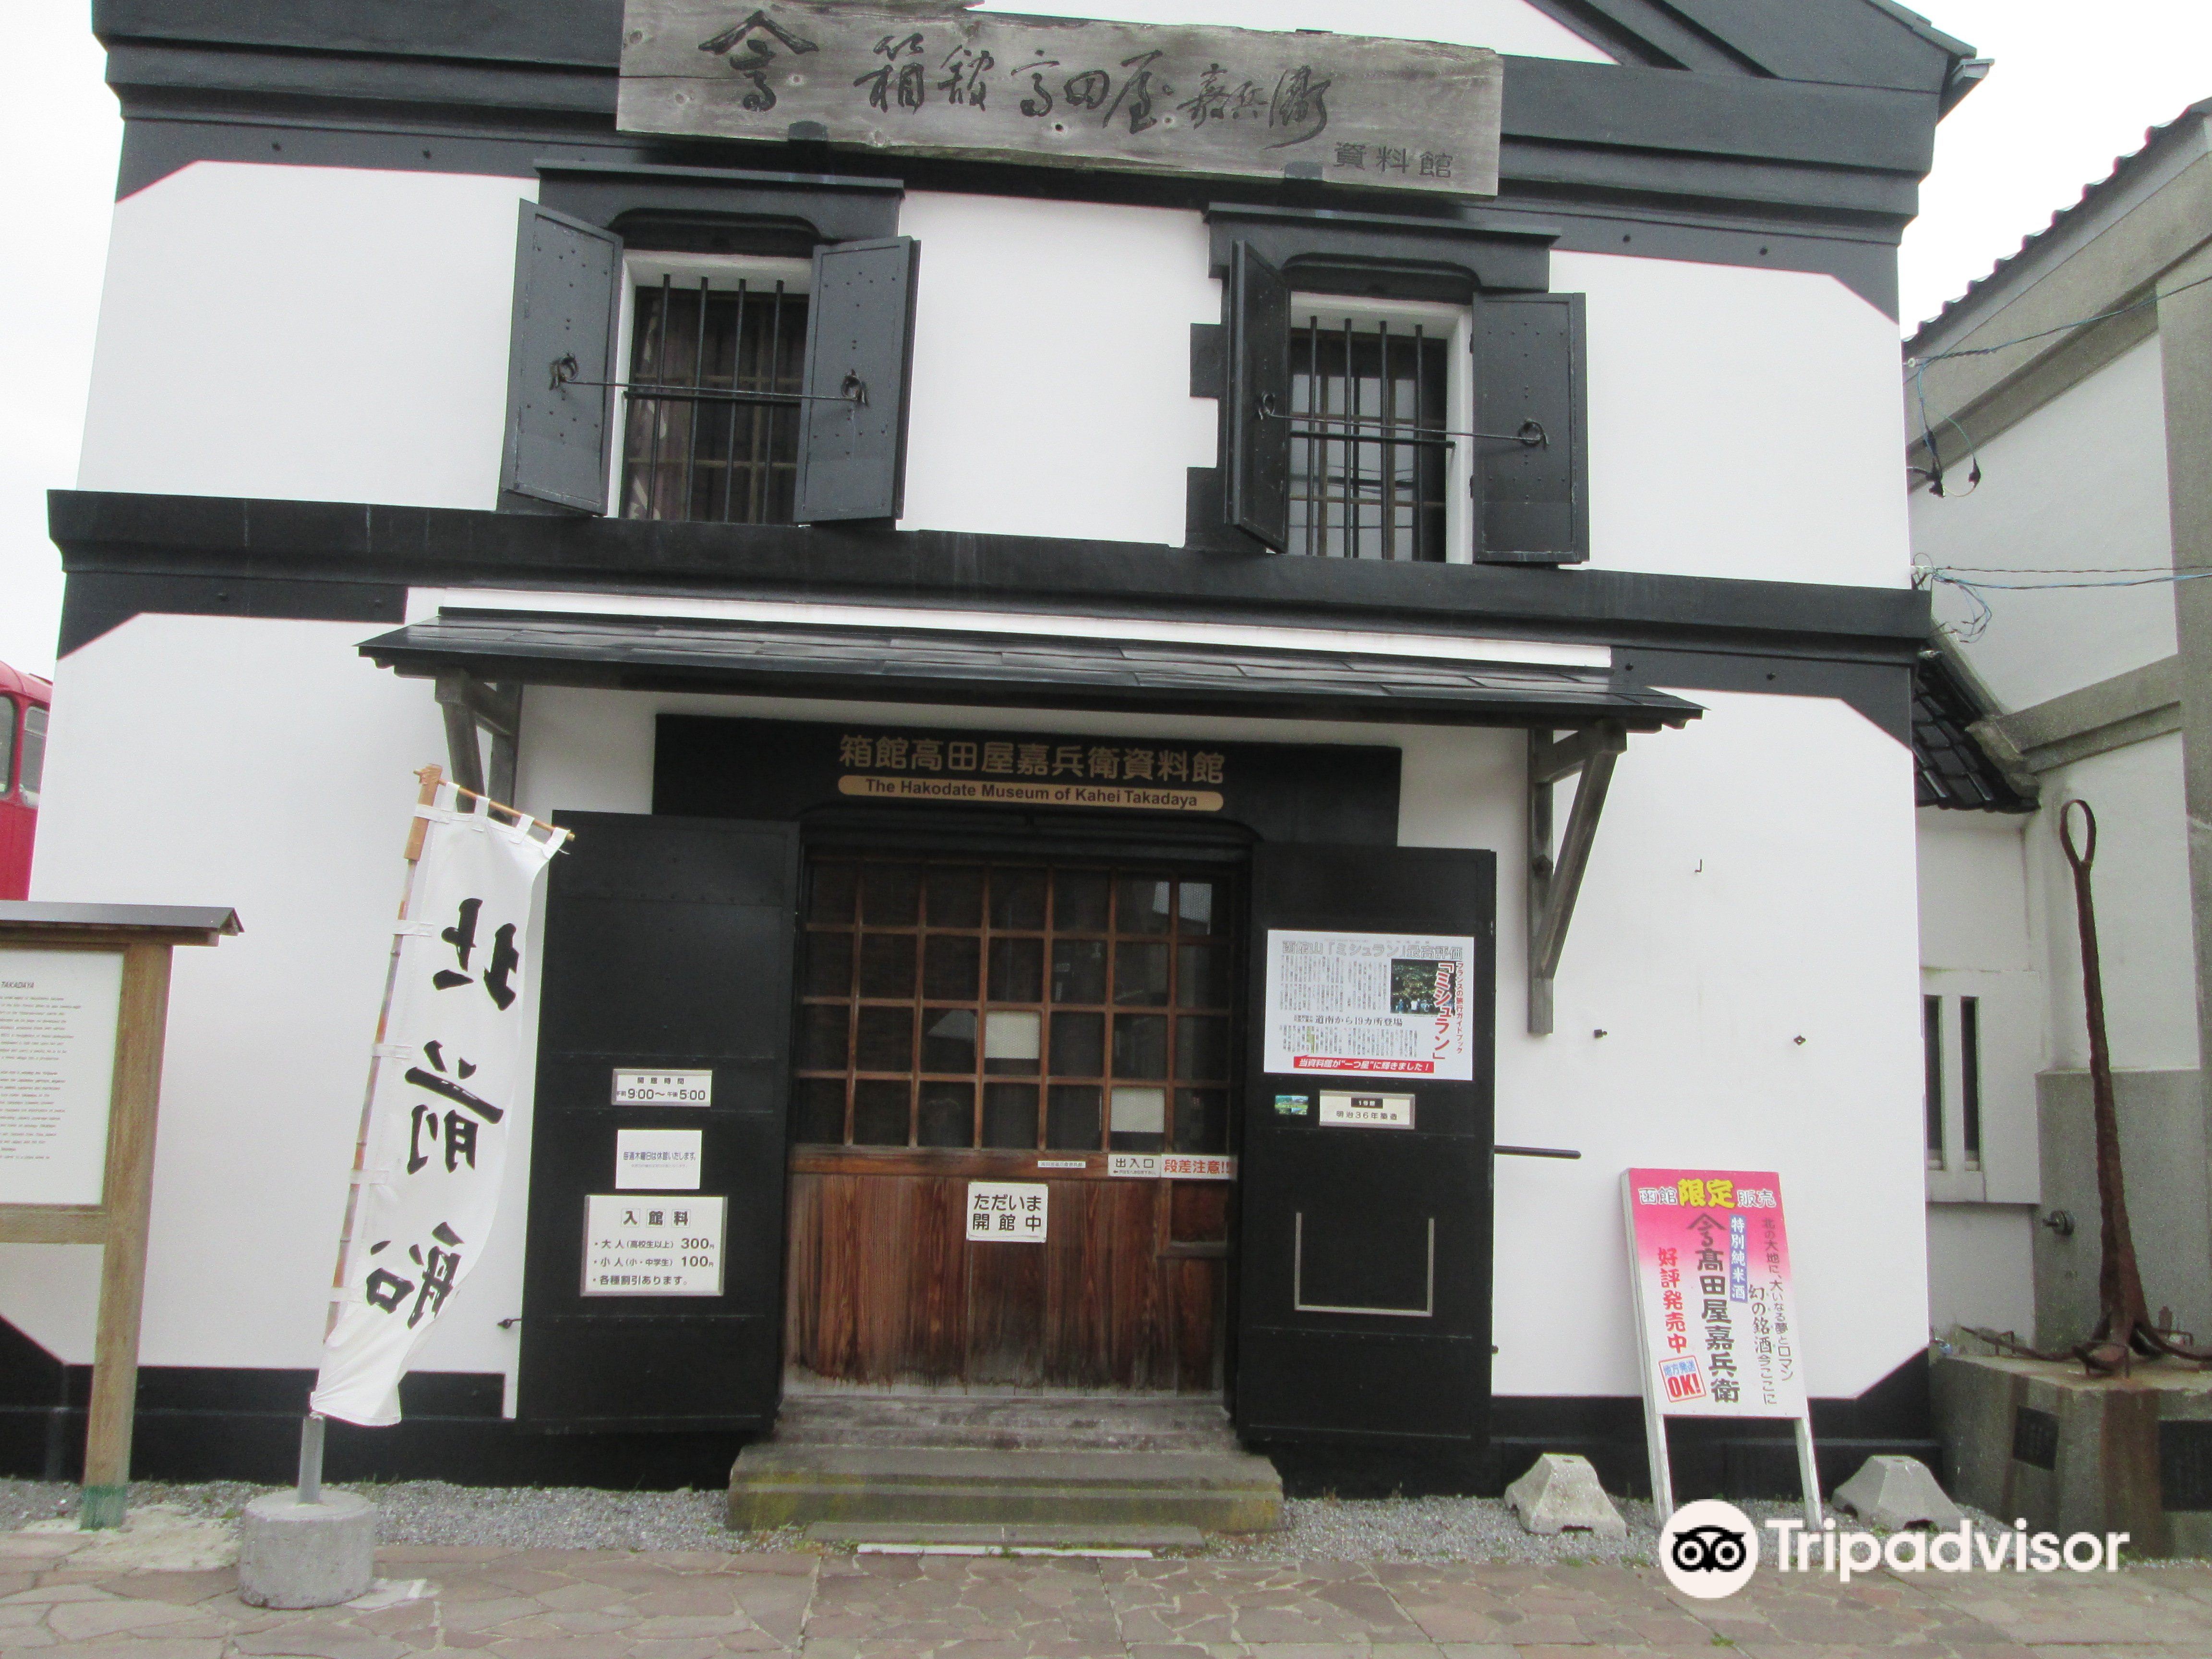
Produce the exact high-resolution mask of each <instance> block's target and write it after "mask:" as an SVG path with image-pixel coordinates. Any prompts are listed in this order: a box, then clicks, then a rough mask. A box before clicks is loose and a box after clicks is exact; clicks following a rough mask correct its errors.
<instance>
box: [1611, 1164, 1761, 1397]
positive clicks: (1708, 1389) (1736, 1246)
mask: <svg viewBox="0 0 2212 1659" xmlns="http://www.w3.org/2000/svg"><path fill="white" fill-rule="evenodd" d="M1623 1184H1624V1188H1625V1191H1624V1194H1623V1196H1624V1198H1625V1199H1626V1203H1627V1206H1628V1225H1629V1230H1630V1233H1629V1236H1630V1243H1631V1248H1632V1250H1633V1252H1634V1257H1635V1260H1634V1265H1633V1272H1634V1273H1635V1275H1636V1313H1637V1324H1638V1328H1639V1329H1640V1330H1641V1332H1642V1334H1643V1346H1644V1364H1645V1367H1646V1369H1647V1371H1648V1374H1649V1376H1650V1379H1651V1382H1652V1383H1653V1384H1654V1392H1655V1394H1656V1397H1657V1401H1658V1405H1659V1407H1660V1409H1661V1410H1662V1411H1663V1412H1664V1413H1666V1414H1667V1415H1668V1416H1669V1417H1796V1416H1797V1415H1799V1414H1801V1413H1802V1412H1803V1411H1804V1410H1805V1367H1804V1364H1803V1361H1802V1356H1801V1354H1800V1352H1799V1347H1798V1338H1797V1316H1796V1310H1794V1309H1793V1308H1792V1307H1791V1305H1790V1240H1789V1237H1788V1234H1787V1233H1786V1231H1784V1226H1783V1221H1782V1183H1781V1180H1780V1177H1778V1176H1775V1175H1773V1174H1771V1173H1763V1172H1753V1171H1746V1170H1629V1171H1628V1173H1627V1175H1626V1177H1625V1178H1624V1182H1623Z"/></svg>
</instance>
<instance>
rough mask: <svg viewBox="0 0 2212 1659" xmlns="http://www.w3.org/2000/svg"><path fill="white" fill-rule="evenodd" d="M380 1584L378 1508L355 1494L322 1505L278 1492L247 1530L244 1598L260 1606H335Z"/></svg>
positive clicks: (259, 1504)
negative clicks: (378, 1577)
mask: <svg viewBox="0 0 2212 1659" xmlns="http://www.w3.org/2000/svg"><path fill="white" fill-rule="evenodd" d="M375 1578H376V1506H375V1505H374V1504H372V1503H370V1502H369V1501H368V1499H367V1498H357V1497H356V1496H355V1495H354V1494H353V1493H351V1492H325V1493H324V1494H323V1501H322V1502H321V1503H319V1504H302V1503H301V1502H300V1498H299V1494H298V1493H297V1492H272V1493H270V1495H269V1496H268V1497H266V1498H255V1499H254V1500H253V1501H252V1503H251V1504H247V1505H246V1516H245V1519H244V1520H243V1521H241V1522H240V1525H239V1537H238V1597H239V1600H240V1601H246V1602H250V1603H252V1605H253V1606H255V1607H336V1606H337V1604H338V1603H339V1602H341V1601H352V1600H353V1599H354V1597H356V1596H357V1595H366V1594H367V1593H368V1588H369V1586H370V1584H372V1583H374V1582H375Z"/></svg>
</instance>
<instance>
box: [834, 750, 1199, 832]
mask: <svg viewBox="0 0 2212 1659" xmlns="http://www.w3.org/2000/svg"><path fill="white" fill-rule="evenodd" d="M837 763H838V767H839V769H840V771H841V773H842V775H841V776H840V777H839V778H838V780H837V793H839V794H841V795H856V796H860V797H861V798H863V799H871V800H909V801H922V800H928V801H980V802H986V803H989V804H992V805H1006V806H1107V807H1125V808H1133V809H1135V810H1138V811H1151V812H1218V811H1221V808H1222V795H1221V791H1220V790H1219V789H1218V788H1203V787H1194V786H1199V785H1207V784H1212V785H1218V784H1224V783H1226V782H1227V781H1228V778H1227V771H1228V765H1229V760H1228V757H1227V756H1225V755H1224V754H1222V753H1221V752H1220V751H1219V750H1213V749H1202V748H1199V747H1197V746H1196V745H1194V744H1158V743H1141V744H1132V743H1127V742H1123V741H1121V740H1119V739H1108V738H988V737H980V736H976V735H974V734H968V735H954V734H952V733H949V732H948V733H943V734H933V735H927V736H922V735H916V734H915V733H912V732H880V731H868V732H845V733H843V734H842V736H840V737H839V738H838V740H837Z"/></svg>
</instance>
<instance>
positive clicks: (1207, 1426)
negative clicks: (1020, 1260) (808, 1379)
mask: <svg viewBox="0 0 2212 1659" xmlns="http://www.w3.org/2000/svg"><path fill="white" fill-rule="evenodd" d="M775 1443H776V1444H778V1445H781V1446H802V1445H808V1446H896V1447H903V1448H908V1449H915V1448H930V1449H942V1450H974V1451H1152V1452H1191V1453H1231V1452H1234V1451H1236V1450H1237V1441H1236V1437H1235V1435H1234V1434H1233V1433H1232V1432H1231V1430H1230V1426H1229V1419H1228V1415H1227V1413H1225V1412H1224V1411H1223V1410H1222V1408H1221V1404H1220V1402H1219V1401H1217V1400H1212V1399H1177V1398H1176V1397H1174V1396H1168V1397H1166V1398H1164V1399H1159V1400H1147V1399H1142V1398H1139V1399H1134V1400H1127V1399H1103V1400H1100V1399H1086V1400H1080V1401H1071V1400H1054V1399H1051V1398H1042V1399H1040V1398H1038V1397H1036V1396H1028V1397H1024V1396H1019V1395H1014V1396H1004V1395H1002V1396H986V1397H976V1396H973V1395H949V1396H919V1397H917V1396H912V1395H804V1396H794V1397H790V1398H787V1399H786V1401H784V1406H783V1411H782V1414H781V1417H780V1418H779V1419H777V1423H776V1428H775Z"/></svg>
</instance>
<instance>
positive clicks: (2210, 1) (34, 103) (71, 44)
mask: <svg viewBox="0 0 2212 1659" xmlns="http://www.w3.org/2000/svg"><path fill="white" fill-rule="evenodd" d="M1926 3H1927V9H1929V12H1930V14H1931V15H1932V16H1933V19H1934V21H1935V22H1936V25H1937V27H1941V28H1942V29H1945V30H1947V31H1948V32H1949V33H1952V34H1954V35H1957V36H1958V37H1960V39H1962V40H1966V41H1969V42H1971V43H1972V45H1973V46H1976V47H1977V48H1978V49H1979V50H1980V52H1982V53H1983V55H1984V56H1985V57H1990V58H1996V70H1994V71H1993V72H1992V73H1991V75H1990V78H1989V79H1988V80H1987V81H1986V82H1984V83H1983V85H1982V87H1981V88H1980V89H1979V90H1978V91H1976V92H1975V93H1974V94H1972V96H1971V97H1969V98H1968V99H1967V100H1966V102H1965V103H1964V104H1962V105H1961V106H1960V107H1959V108H1958V109H1957V110H1955V111H1954V112H1953V113H1952V114H1951V116H1950V117H1949V118H1948V119H1947V120H1946V121H1945V122H1944V123H1943V125H1942V128H1941V129H1940V130H1939V131H1938V134H1937V137H1936V172H1935V174H1934V176H1933V177H1932V178H1931V179H1929V182H1928V185H1927V186H1926V188H1925V190H1924V191H1923V195H1922V197H1921V217H1920V220H1919V222H1917V223H1916V224H1915V225H1914V226H1913V227H1912V228H1911V231H1909V232H1908V233H1907V234H1906V236H1905V249H1904V287H1905V292H1904V318H1905V326H1906V328H1907V329H1908V331H1909V330H1910V328H1911V325H1912V324H1913V322H1915V321H1916V320H1917V319H1921V318H1923V317H1926V316H1929V315H1930V314H1932V313H1934V312H1935V311H1936V310H1937V309H1938V308H1939V307H1941V306H1942V304H1943V302H1944V301H1946V300H1948V299H1949V298H1951V297H1953V296H1954V295H1956V294H1957V293H1958V292H1959V291H1960V289H1962V288H1964V287H1965V286H1966V283H1968V282H1970V281H1972V279H1973V278H1975V277H1977V276H1981V275H1982V274H1983V273H1984V272H1985V271H1987V270H1989V268H1990V265H1991V264H1993V263H1995V261H1996V259H1998V258H2001V257H2002V256H2003V255H2005V254H2007V253H2009V252H2012V251H2013V250H2014V249H2015V248H2016V247H2018V246H2019V245H2020V240H2021V237H2022V236H2024V235H2026V234H2028V233H2030V232H2032V231H2034V230H2036V229H2039V228H2041V227H2042V226H2044V225H2045V224H2047V223H2048V222H2050V218H2051V213H2052V211H2053V210H2055V209H2057V208H2058V207H2061V206H2063V205H2064V204H2067V203H2069V202H2072V201H2073V200H2075V197H2078V196H2079V195H2080V193H2081V186H2082V185H2085V184H2087V183H2089V182H2090V181H2091V180H2093V179H2099V178H2101V177H2103V176H2104V174H2105V173H2106V172H2107V171H2108V170H2110V168H2111V167H2112V159H2113V157H2115V156H2116V155H2124V154H2125V153H2126V152H2128V151H2130V150H2132V149H2136V148H2137V147H2138V146H2140V145H2141V144H2142V136H2143V129H2144V128H2146V127H2148V126H2151V125H2159V124H2162V123H2164V122H2166V121H2170V120H2172V118H2174V116H2175V115H2176V114H2178V113H2179V112H2180V111H2181V110H2182V109H2183V107H2184V106H2186V105H2188V104H2190V103H2191V102H2193V101H2195V100H2198V99H2202V98H2207V97H2212V0H2125V3H2119V4H2110V5H2105V6H2091V5H2085V4H2083V3H2081V0H1926ZM1025 9H1030V10H1035V11H1040V12H1048V11H1050V10H1051V9H1052V7H1051V5H1050V4H1049V3H1048V0H1039V3H1036V4H1035V5H1032V6H1030V7H1027V8H1025ZM1356 15H1357V9H1356V8H1351V9H1347V11H1346V23H1347V24H1348V25H1352V26H1353V27H1356ZM9 23H10V27H9V45H10V46H11V48H12V50H11V51H10V52H9V54H8V57H7V60H6V61H7V68H6V69H5V70H4V71H0V140H4V147H0V154H4V155H10V156H13V157H15V158H16V164H15V166H13V167H10V169H9V173H10V179H9V183H10V185H11V199H12V200H13V202H14V204H15V211H14V214H13V220H12V222H13V223H14V224H15V237H16V242H15V246H16V252H15V255H14V256H13V257H12V258H9V260H7V261H6V262H5V264H4V265H0V317H4V318H5V319H6V323H5V325H4V326H5V328H6V331H7V332H6V335H5V337H0V362H4V363H5V364H6V365H7V370H8V372H7V374H6V375H5V377H4V379H0V661H4V662H8V663H11V664H13V665H15V666H16V667H18V668H25V669H28V670H30V671H32V672H33V673H40V674H45V673H51V672H52V668H53V645H54V629H55V624H56V619H57V617H58V614H59V611H60V605H61V576H60V570H59V564H58V557H57V556H56V554H55V552H54V550H53V547H52V544H50V543H49V542H48V541H47V540H46V500H45V492H46V490H48V489H52V488H56V487H64V488H65V487H67V486H68V485H69V484H70V483H72V482H73V481H74V479H75V477H76V453H77V441H78V435H79V428H81V426H82V421H83V414H84V388H85V382H86V378H87V376H88V374H89V371H90V367H91V361H92V338H93V328H94V322H95V320H96V319H97V316H98V309H99V295H100V271H101V266H102V264H103V262H104V260H105V258H106V249H107V220H108V213H109V208H110V204H111V202H112V197H113V192H114V179H115V158H116V149H117V145H118V141H119V138H120V134H121V126H120V124H119V123H118V120H117V119H116V116H115V100H114V99H113V98H112V96H111V95H110V94H108V92H107V90H106V88H105V87H104V86H103V85H102V84H101V82H100V73H101V66H102V57H101V53H100V48H99V46H98V44H97V43H96V42H94V40H93V39H92V37H91V35H90V33H88V30H87V27H86V24H85V11H84V9H83V7H82V5H81V4H76V3H72V0H28V3H21V0H19V3H17V4H16V5H15V6H14V7H12V8H11V9H10V15H9ZM1899 487H1900V488H1901V487H1902V482H1901V480H1900V486H1899Z"/></svg>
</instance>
